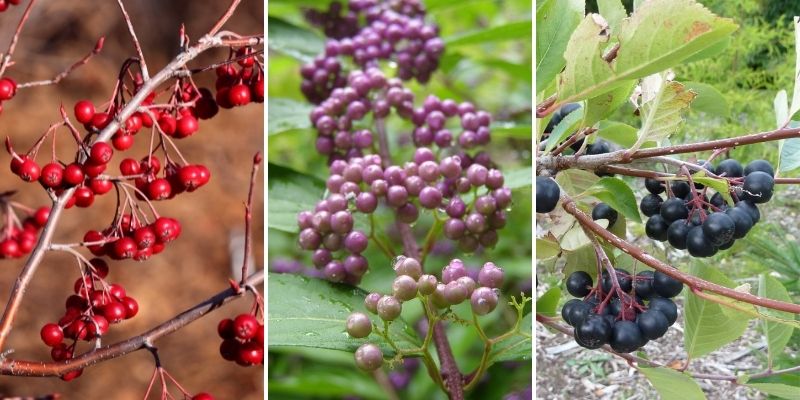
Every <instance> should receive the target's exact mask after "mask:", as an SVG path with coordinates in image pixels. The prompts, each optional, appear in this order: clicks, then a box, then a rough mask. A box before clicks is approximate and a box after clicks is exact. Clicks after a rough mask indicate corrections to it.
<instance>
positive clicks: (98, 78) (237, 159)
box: [0, 0, 264, 400]
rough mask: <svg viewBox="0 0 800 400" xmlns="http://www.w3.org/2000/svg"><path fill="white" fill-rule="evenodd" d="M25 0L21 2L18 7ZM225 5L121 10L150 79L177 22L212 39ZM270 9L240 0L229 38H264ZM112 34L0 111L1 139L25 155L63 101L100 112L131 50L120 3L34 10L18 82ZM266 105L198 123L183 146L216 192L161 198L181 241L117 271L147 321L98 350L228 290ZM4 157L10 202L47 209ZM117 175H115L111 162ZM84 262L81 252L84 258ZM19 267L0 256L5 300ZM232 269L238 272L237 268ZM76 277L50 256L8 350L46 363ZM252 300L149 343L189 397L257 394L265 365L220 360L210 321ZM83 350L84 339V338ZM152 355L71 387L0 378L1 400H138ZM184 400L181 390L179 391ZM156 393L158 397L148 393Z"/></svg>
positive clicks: (78, 228) (95, 210)
mask: <svg viewBox="0 0 800 400" xmlns="http://www.w3.org/2000/svg"><path fill="white" fill-rule="evenodd" d="M23 3H24V4H27V0H23ZM228 4H229V2H228V1H190V0H183V1H155V0H138V1H127V2H126V8H127V10H128V12H129V14H130V15H131V19H132V20H133V23H134V27H135V28H136V32H137V34H138V35H139V39H140V41H141V43H142V47H143V48H144V54H145V58H146V59H147V64H148V67H149V69H150V73H151V74H155V72H157V71H158V70H159V69H160V68H161V67H162V66H163V65H165V64H166V63H167V62H168V61H169V60H170V59H171V58H172V57H173V56H174V55H175V52H176V50H177V45H178V35H177V34H178V29H179V27H180V24H181V23H182V22H183V23H185V24H186V32H187V33H188V34H189V35H190V37H191V38H192V40H196V39H197V38H199V37H200V36H201V35H202V34H203V33H204V32H206V31H207V30H208V29H209V28H210V27H211V26H212V25H213V24H214V22H215V21H216V20H217V19H218V17H219V16H220V15H221V14H222V12H223V11H224V10H225V9H226V8H227V6H228ZM23 10H24V5H21V6H16V7H11V9H10V10H9V11H6V12H4V13H1V14H0V51H5V49H6V48H7V46H8V41H9V39H10V35H11V34H12V32H13V29H14V27H15V26H16V24H17V21H18V19H19V16H20V15H22V12H23ZM263 14H264V4H263V2H262V1H261V0H244V1H243V2H242V4H241V6H240V8H239V10H238V11H237V13H236V15H235V16H234V17H233V18H232V19H231V20H230V21H229V22H228V24H227V25H226V27H225V29H228V30H232V31H235V32H237V33H240V34H255V33H263V32H264V28H263V23H264V20H263ZM103 35H105V36H106V41H105V47H104V49H103V52H102V53H101V54H100V55H99V56H97V57H95V58H94V59H92V61H91V62H90V63H89V64H88V65H85V66H83V67H81V68H79V69H78V70H76V71H75V72H73V73H72V74H71V75H70V76H69V77H68V78H67V79H66V80H65V81H63V82H62V83H61V84H59V85H57V86H46V87H42V88H32V89H25V90H20V91H19V92H18V93H17V96H16V97H15V98H14V99H12V100H11V101H8V102H6V103H4V104H3V108H4V110H3V112H2V115H0V138H2V139H4V138H5V136H10V137H11V139H12V140H13V143H14V146H15V148H16V149H17V150H18V151H27V149H28V148H29V147H30V145H31V144H32V143H33V142H34V141H35V140H36V139H37V138H38V137H39V136H40V135H41V134H42V133H43V132H44V131H45V130H46V129H47V127H48V126H49V124H51V123H53V122H56V121H58V119H59V113H58V107H59V104H60V103H63V104H64V106H65V108H67V109H68V110H70V116H72V112H71V110H72V106H73V105H74V103H75V102H76V101H77V100H80V99H90V100H91V101H93V102H94V103H95V104H96V105H97V104H100V103H103V102H105V101H106V100H107V99H108V97H109V96H110V94H111V90H112V89H113V85H114V83H115V78H116V75H117V73H118V71H119V67H120V65H121V63H122V61H123V60H124V59H125V58H127V57H130V56H134V55H135V50H134V48H133V46H132V43H131V39H130V36H129V35H128V33H127V29H126V27H125V23H124V21H123V19H122V16H121V13H120V11H119V9H118V7H117V4H116V2H115V1H89V0H80V1H69V2H48V1H39V2H38V3H37V4H36V5H35V6H34V11H33V13H32V15H31V18H30V21H29V23H28V25H27V26H26V27H25V30H24V32H23V36H22V38H21V40H20V43H19V45H18V48H17V52H16V54H15V57H14V60H15V61H16V62H17V64H16V66H14V67H12V68H10V69H9V70H8V72H7V74H6V76H9V77H12V78H14V79H15V80H17V81H18V82H28V81H32V80H40V79H48V78H50V77H52V76H53V75H55V74H56V73H58V72H60V71H61V70H63V69H64V68H65V67H66V66H68V65H69V64H71V63H72V62H74V61H76V60H77V59H79V58H80V57H82V56H83V55H84V54H85V53H86V52H88V51H89V50H90V49H91V48H92V47H93V46H94V43H95V41H96V40H97V39H98V38H99V37H100V36H103ZM227 56H228V52H227V50H222V49H219V50H214V51H210V52H208V53H206V54H205V55H204V56H201V57H200V58H199V59H197V60H195V61H194V62H192V63H191V64H190V67H198V66H203V65H208V64H211V63H213V62H217V61H222V60H224V59H225V58H226V57H227ZM214 78H215V77H214V74H213V71H212V72H209V73H204V74H200V75H198V76H196V77H195V80H196V82H197V83H198V85H199V86H201V87H203V86H205V87H211V88H213V85H214ZM263 113H264V107H263V105H261V104H250V105H248V106H246V107H239V108H235V109H232V110H221V112H220V114H218V115H217V117H215V118H214V119H212V120H207V121H201V123H200V131H199V132H198V133H196V134H195V135H194V136H192V137H191V138H188V139H183V140H179V141H177V144H178V147H179V148H180V150H181V152H183V154H184V155H185V156H186V157H187V159H188V160H189V162H192V163H203V164H205V165H206V166H208V167H209V169H210V170H211V174H212V178H211V181H210V182H209V184H208V185H206V186H204V187H203V188H201V189H199V190H198V191H196V192H194V193H184V194H181V195H179V196H178V197H176V198H175V199H173V200H171V201H167V202H158V203H156V207H157V208H158V211H159V212H160V213H161V214H162V215H165V216H170V217H174V218H177V219H178V220H179V221H181V223H182V226H183V234H182V236H181V237H180V238H179V239H178V240H177V241H176V242H173V243H172V244H170V245H169V246H168V247H167V249H166V250H165V251H164V252H163V253H162V254H160V255H158V256H155V257H153V258H151V259H150V260H149V261H147V262H143V263H138V262H134V261H125V262H112V263H110V265H111V273H110V275H109V278H108V280H109V282H118V283H121V284H122V285H123V286H124V287H125V288H126V289H127V291H128V293H129V294H130V295H131V296H133V297H134V298H136V299H137V300H138V301H139V305H140V311H139V314H138V315H137V316H136V317H134V318H133V319H132V320H128V321H124V322H122V323H120V324H117V325H112V327H111V329H110V331H109V333H108V334H107V336H106V337H105V338H104V340H103V344H104V345H105V344H111V343H115V342H117V341H119V340H122V339H126V338H128V337H130V336H133V335H136V334H139V333H141V332H143V331H145V330H147V329H149V328H151V327H153V326H155V325H157V324H159V323H161V322H163V321H165V320H167V319H169V318H171V317H172V316H174V315H175V314H177V313H179V312H181V311H182V310H184V309H186V308H188V307H191V306H193V305H195V304H196V303H198V302H200V301H201V300H204V299H206V298H208V297H209V296H210V295H212V294H214V293H217V292H218V291H220V290H223V289H225V288H226V286H227V278H228V277H229V276H230V275H231V253H230V251H229V244H228V242H229V237H230V235H231V234H232V233H234V234H235V233H240V232H242V230H243V217H244V207H243V201H244V200H245V198H246V195H247V189H248V178H249V172H250V165H251V159H252V156H253V154H254V153H255V151H257V150H261V149H262V148H263V131H264V127H263V115H264V114H263ZM147 134H148V133H145V132H144V131H143V132H142V133H140V134H139V136H138V137H137V144H136V146H135V147H134V148H132V149H130V150H128V151H126V152H125V155H124V156H123V155H119V154H117V155H115V157H114V159H113V160H112V162H111V165H112V166H116V165H118V163H119V161H120V160H121V159H122V158H124V157H135V158H137V159H138V158H141V157H142V156H144V155H145V152H146V146H147V143H146V142H147V140H146V139H143V138H142V135H147ZM58 143H59V151H58V154H59V156H60V157H61V158H62V159H63V160H71V158H72V156H73V155H74V151H75V147H74V143H73V144H70V143H69V139H68V136H67V133H66V131H63V132H61V133H59V136H58ZM47 149H49V142H48V144H47V145H46V146H45V147H44V148H43V150H42V151H41V152H40V154H39V156H38V159H37V160H38V161H39V162H40V164H42V165H43V164H44V163H46V162H48V161H49V150H47ZM9 161H10V157H9V155H8V154H7V153H6V152H5V151H2V152H0V191H5V190H11V189H18V190H19V191H20V193H19V194H18V195H17V197H16V199H17V200H19V201H22V202H24V203H25V204H27V205H29V206H31V207H39V206H42V205H48V204H49V201H48V198H47V196H46V194H45V193H44V191H43V190H42V189H41V187H39V185H38V184H24V183H23V182H22V181H21V180H19V178H17V177H16V176H14V175H12V174H11V172H10V171H9V169H8V165H9ZM109 171H112V172H114V173H117V172H118V169H117V168H116V167H110V168H109ZM261 177H263V173H261V174H260V177H259V181H258V182H259V186H258V188H257V190H256V193H257V196H256V200H255V206H256V210H255V213H254V215H253V219H254V222H255V223H254V226H253V231H254V244H255V246H254V259H255V260H256V264H257V268H259V269H260V268H261V267H262V261H261V260H263V231H264V226H263V196H262V194H263V186H262V184H261V182H262V179H261ZM114 204H115V199H114V194H113V191H112V192H110V193H108V194H106V195H104V196H101V197H98V198H97V199H96V201H95V204H94V206H92V207H91V208H89V209H78V208H72V209H69V210H67V211H66V213H65V214H64V215H63V218H62V221H61V224H60V226H59V229H58V230H57V232H56V238H55V242H57V243H67V242H76V241H79V240H80V239H81V238H82V237H83V234H84V232H85V231H86V230H88V229H100V228H103V227H105V226H107V225H108V223H109V222H110V221H111V218H112V217H113V212H114V211H113V210H114ZM84 253H85V254H87V252H85V250H84ZM23 263H24V260H2V261H0V305H2V304H5V303H6V301H7V299H8V295H9V291H10V289H11V286H12V284H13V281H14V279H15V277H16V276H17V274H18V273H19V271H20V269H21V267H22V264H23ZM237 268H238V266H237ZM77 277H78V271H77V268H76V263H75V261H74V259H73V258H71V257H68V256H65V255H64V254H55V253H50V254H48V255H47V257H46V259H45V262H44V263H43V264H42V265H41V267H40V269H39V270H38V271H37V274H36V276H35V278H34V281H33V284H32V285H31V287H30V288H29V291H28V293H27V295H26V297H25V301H24V303H23V308H22V310H21V313H20V316H19V318H18V319H17V321H16V324H15V326H14V330H13V331H12V333H11V338H10V340H9V342H8V344H7V345H6V348H7V349H13V350H14V353H13V354H12V355H11V357H13V358H21V359H29V360H49V359H50V358H49V348H48V347H46V346H45V345H44V344H43V343H42V342H41V340H40V339H39V330H40V328H41V327H42V325H44V324H45V323H48V322H54V321H56V320H57V319H58V318H60V317H61V315H62V313H63V311H64V301H65V300H66V298H67V296H69V295H70V294H71V293H72V285H73V282H74V281H75V280H76V279H77ZM251 304H252V303H251V300H250V298H247V299H242V300H238V301H236V302H234V303H232V304H229V305H227V306H225V307H223V308H221V309H219V310H216V311H214V312H213V313H212V314H211V315H209V316H207V317H205V318H202V319H200V320H198V321H196V322H194V323H192V324H191V325H189V326H188V327H186V328H184V329H182V330H180V331H179V332H177V333H174V334H172V335H170V336H168V337H166V338H164V339H161V340H160V341H158V342H156V343H155V345H156V347H158V348H159V349H160V351H159V354H160V357H161V360H162V363H163V365H164V366H165V368H166V369H167V371H168V372H169V373H170V374H171V375H172V376H173V377H175V378H176V379H177V380H178V382H180V384H181V385H182V386H183V387H184V388H186V389H187V390H188V391H190V392H192V393H198V392H202V391H206V392H209V393H211V394H213V395H214V396H215V397H216V398H217V399H261V398H263V367H249V368H244V367H240V366H238V365H236V364H234V363H231V362H227V361H224V360H223V359H222V358H221V357H220V355H219V353H218V347H219V344H220V341H221V339H219V338H218V336H217V334H216V325H217V323H218V322H219V320H220V319H222V318H227V317H233V316H235V315H237V314H238V313H240V312H246V311H247V310H249V307H250V306H251ZM81 345H82V346H83V347H80V349H82V350H81V352H82V351H85V350H86V349H87V346H89V344H87V343H82V344H81ZM153 369H154V364H153V358H152V356H151V355H150V354H149V353H148V352H146V351H139V352H136V353H133V354H129V355H126V356H124V357H120V358H117V359H114V360H111V361H107V362H104V363H102V364H100V365H97V366H94V367H91V368H88V369H86V370H85V371H84V373H83V375H82V376H81V377H80V378H78V379H77V380H75V381H72V382H62V381H61V380H60V379H58V378H19V377H8V376H1V377H0V398H2V397H3V396H29V395H44V394H49V393H59V394H61V395H62V398H65V399H121V400H126V399H142V397H143V395H144V393H145V390H146V388H147V383H148V381H149V379H150V376H151V374H152V373H153ZM171 389H172V394H173V395H174V396H176V397H177V398H181V397H180V396H179V391H178V390H177V389H176V388H175V387H174V386H171ZM154 392H156V393H151V396H150V398H158V396H159V393H160V391H159V390H154Z"/></svg>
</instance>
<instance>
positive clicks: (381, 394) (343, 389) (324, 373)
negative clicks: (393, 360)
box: [269, 360, 386, 400]
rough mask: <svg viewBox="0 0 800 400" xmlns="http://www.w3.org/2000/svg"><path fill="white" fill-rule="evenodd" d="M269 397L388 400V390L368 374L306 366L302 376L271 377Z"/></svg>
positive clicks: (350, 369)
mask: <svg viewBox="0 0 800 400" xmlns="http://www.w3.org/2000/svg"><path fill="white" fill-rule="evenodd" d="M351 363H352V360H351ZM353 365H354V364H353ZM269 395H270V396H274V398H284V399H285V398H287V397H288V396H298V395H304V396H306V397H312V398H334V397H335V398H345V397H346V396H358V397H359V398H363V399H374V400H383V399H386V392H385V390H384V389H383V388H382V387H381V386H380V385H379V384H378V383H377V382H376V381H375V379H373V378H372V377H371V376H370V375H369V374H367V373H364V372H360V371H359V370H356V369H355V368H341V367H338V368H336V367H331V366H327V365H319V366H309V365H306V366H305V368H304V369H303V373H299V374H286V375H283V376H280V377H279V378H273V377H270V380H269ZM283 396H287V397H283Z"/></svg>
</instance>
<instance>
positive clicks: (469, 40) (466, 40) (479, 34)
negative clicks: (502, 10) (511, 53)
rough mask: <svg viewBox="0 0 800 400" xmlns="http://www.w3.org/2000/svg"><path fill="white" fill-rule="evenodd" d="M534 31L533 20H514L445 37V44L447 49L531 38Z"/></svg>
mask: <svg viewBox="0 0 800 400" xmlns="http://www.w3.org/2000/svg"><path fill="white" fill-rule="evenodd" d="M532 31H533V22H532V21H530V20H525V21H514V22H509V23H507V24H505V25H495V26H492V27H491V28H487V29H481V30H477V31H474V32H467V33H463V34H459V35H456V36H450V37H447V38H445V39H444V44H445V49H452V48H455V47H459V46H468V45H474V44H481V43H490V42H500V41H505V40H516V39H524V38H530V37H531V32H532Z"/></svg>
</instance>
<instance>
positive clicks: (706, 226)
mask: <svg viewBox="0 0 800 400" xmlns="http://www.w3.org/2000/svg"><path fill="white" fill-rule="evenodd" d="M735 231H736V224H735V223H734V222H733V219H732V218H731V217H730V216H728V214H725V213H723V212H715V213H711V215H709V216H708V218H706V220H705V222H703V233H704V234H705V236H706V238H707V239H708V241H709V242H711V244H713V245H714V246H717V247H719V246H722V245H723V244H725V243H728V242H730V241H731V239H733V234H734V232H735Z"/></svg>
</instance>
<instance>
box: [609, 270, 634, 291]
mask: <svg viewBox="0 0 800 400" xmlns="http://www.w3.org/2000/svg"><path fill="white" fill-rule="evenodd" d="M614 273H615V274H616V275H617V283H618V284H619V288H620V289H622V291H623V292H625V293H629V292H630V291H631V288H632V287H633V279H632V278H631V273H630V272H628V271H626V270H624V269H620V268H617V269H616V270H615V272H614ZM601 284H602V287H603V293H608V292H610V291H611V288H612V287H613V285H612V282H611V275H609V273H608V271H603V277H602V282H601Z"/></svg>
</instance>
